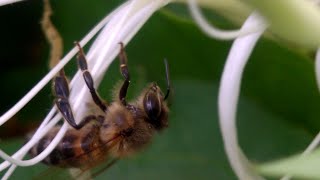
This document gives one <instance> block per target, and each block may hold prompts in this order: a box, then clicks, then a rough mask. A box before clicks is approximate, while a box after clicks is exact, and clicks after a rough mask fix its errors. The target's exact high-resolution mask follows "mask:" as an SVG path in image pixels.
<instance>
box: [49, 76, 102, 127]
mask: <svg viewBox="0 0 320 180" xmlns="http://www.w3.org/2000/svg"><path fill="white" fill-rule="evenodd" d="M53 91H54V94H55V96H56V99H55V104H56V105H57V108H58V110H59V111H60V113H61V114H62V116H63V118H64V119H65V120H66V121H67V122H68V123H69V124H70V125H71V126H72V127H73V128H75V129H81V128H82V127H83V126H84V125H86V124H87V123H88V122H89V121H92V120H96V121H98V122H100V121H101V119H103V118H101V117H100V116H98V117H96V116H93V115H92V116H87V117H85V118H84V119H83V120H82V121H81V122H80V123H79V124H77V123H76V121H75V119H74V116H73V113H72V109H71V106H70V103H69V93H70V92H69V86H68V81H67V78H66V76H65V74H64V71H63V70H61V71H60V73H59V74H58V75H57V76H56V77H55V78H54V84H53Z"/></svg>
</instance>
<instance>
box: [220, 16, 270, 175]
mask: <svg viewBox="0 0 320 180" xmlns="http://www.w3.org/2000/svg"><path fill="white" fill-rule="evenodd" d="M261 22H264V20H263V19H262V18H261V17H260V16H259V15H258V14H257V13H253V14H252V15H250V17H249V18H248V19H247V20H246V22H245V23H244V25H243V26H242V29H246V28H247V27H252V26H254V25H257V26H258V25H259V26H261V24H264V23H261ZM260 28H261V29H265V28H266V26H263V27H260ZM263 32H264V31H263V30H261V31H260V32H256V33H253V34H250V35H247V36H244V37H240V38H237V39H236V40H235V41H234V43H233V45H232V47H231V50H230V52H229V55H228V58H227V61H226V64H225V67H224V70H223V74H222V78H221V84H220V89H219V97H218V107H219V118H220V119H219V121H220V128H221V131H222V137H223V142H224V147H225V151H226V153H227V156H228V158H229V162H230V164H231V167H232V169H233V170H234V172H235V173H236V175H237V176H238V178H239V179H241V180H257V179H263V178H262V177H260V176H259V175H258V174H256V172H254V171H253V170H252V169H251V167H250V162H249V160H248V159H247V158H246V157H245V155H244V154H243V153H242V151H241V149H240V147H239V144H238V138H237V128H236V113H237V104H238V98H239V93H240V84H241V78H242V73H243V70H244V67H245V65H246V63H247V61H248V59H249V56H250V54H251V52H252V50H253V48H254V46H255V44H256V42H257V40H258V39H259V38H260V36H261V35H262V33H263Z"/></svg>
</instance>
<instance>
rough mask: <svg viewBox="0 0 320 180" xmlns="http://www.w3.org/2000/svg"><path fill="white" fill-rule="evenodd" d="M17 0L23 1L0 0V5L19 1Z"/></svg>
mask: <svg viewBox="0 0 320 180" xmlns="http://www.w3.org/2000/svg"><path fill="white" fill-rule="evenodd" d="M19 1H23V0H0V6H4V5H7V4H12V3H16V2H19Z"/></svg>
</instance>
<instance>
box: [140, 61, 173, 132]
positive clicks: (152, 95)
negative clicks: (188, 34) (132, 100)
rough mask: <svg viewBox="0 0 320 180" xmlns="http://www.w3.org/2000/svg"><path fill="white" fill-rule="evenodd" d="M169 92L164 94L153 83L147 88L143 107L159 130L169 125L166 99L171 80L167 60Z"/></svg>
mask: <svg viewBox="0 0 320 180" xmlns="http://www.w3.org/2000/svg"><path fill="white" fill-rule="evenodd" d="M164 62H165V67H166V80H167V93H166V95H165V96H164V94H163V93H162V91H161V89H160V87H159V86H158V85H157V84H156V83H152V84H151V85H150V86H149V88H148V89H147V91H146V93H145V96H144V98H143V108H144V111H145V112H146V114H147V116H148V122H149V123H150V124H152V126H153V127H155V128H156V129H157V130H162V129H163V128H165V127H167V126H168V111H169V110H168V107H167V103H166V102H165V100H166V99H167V98H168V96H169V93H170V80H169V68H168V62H167V61H166V60H165V61H164Z"/></svg>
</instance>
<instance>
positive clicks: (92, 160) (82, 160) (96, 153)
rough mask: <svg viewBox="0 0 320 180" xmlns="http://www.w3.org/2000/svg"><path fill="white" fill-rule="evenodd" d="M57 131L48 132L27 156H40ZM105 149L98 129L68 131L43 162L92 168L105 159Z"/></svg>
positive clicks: (61, 165)
mask: <svg viewBox="0 0 320 180" xmlns="http://www.w3.org/2000/svg"><path fill="white" fill-rule="evenodd" d="M58 130H59V128H55V129H53V130H52V131H50V132H49V133H48V134H47V135H46V136H45V137H43V138H42V139H41V140H40V141H39V143H38V144H36V145H35V146H34V147H33V148H32V149H31V150H30V152H29V154H30V155H31V156H33V157H34V156H36V155H38V154H40V153H41V152H42V151H43V150H44V149H46V147H47V146H48V145H49V144H50V142H51V141H52V139H53V138H54V137H55V135H56V133H57V132H58ZM106 149H107V148H105V147H104V146H103V144H102V142H101V140H100V136H99V129H98V128H94V127H90V128H89V127H88V128H86V127H84V128H83V129H81V130H74V129H70V130H68V131H67V132H66V134H65V136H64V137H63V139H62V140H61V142H60V143H59V144H58V146H57V147H56V148H55V149H54V150H53V151H52V152H51V154H49V156H48V157H46V158H45V159H44V160H43V162H44V163H45V164H48V165H55V166H60V167H78V168H79V167H88V166H93V165H96V164H97V163H99V162H100V161H103V160H104V159H105V158H106V153H107V150H106Z"/></svg>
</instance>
